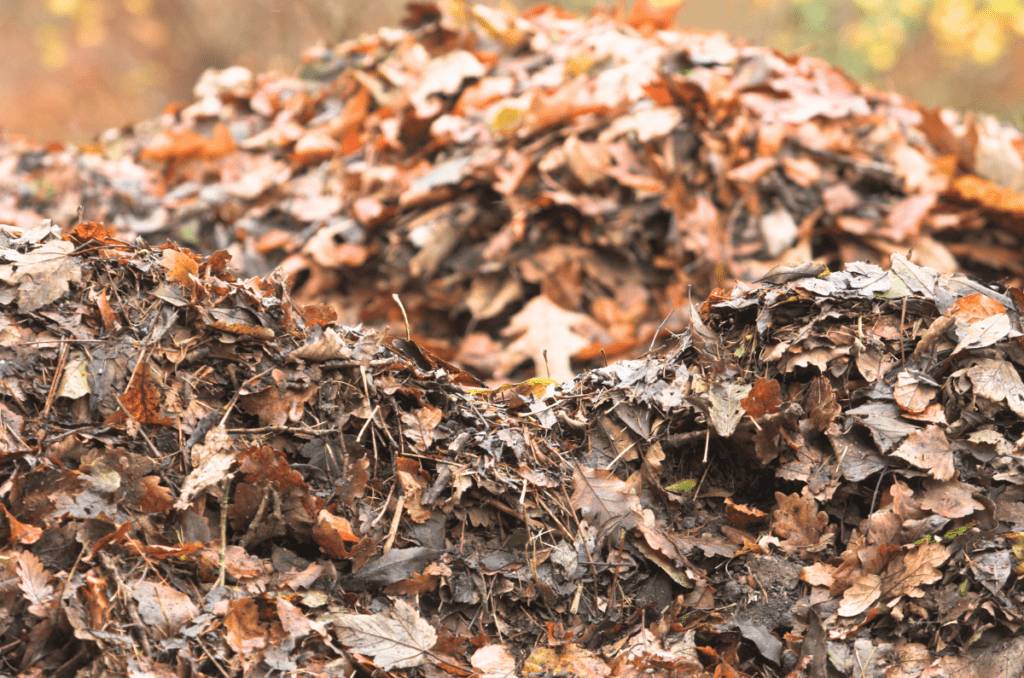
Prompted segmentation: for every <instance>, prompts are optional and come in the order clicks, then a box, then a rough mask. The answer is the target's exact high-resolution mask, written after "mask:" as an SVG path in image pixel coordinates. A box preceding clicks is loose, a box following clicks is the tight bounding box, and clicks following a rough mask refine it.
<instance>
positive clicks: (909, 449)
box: [891, 424, 954, 480]
mask: <svg viewBox="0 0 1024 678" xmlns="http://www.w3.org/2000/svg"><path fill="white" fill-rule="evenodd" d="M891 454H892V455H893V456H894V457H899V458H900V459H903V460H905V461H907V462H909V463H911V464H913V465H914V466H916V467H918V468H920V469H924V470H926V471H929V472H931V474H932V477H933V478H935V479H936V480H950V479H951V478H952V477H953V474H954V469H953V451H952V450H951V449H950V446H949V441H948V440H946V435H945V434H944V433H943V432H942V429H941V428H939V427H938V426H935V425H934V424H933V425H931V426H926V427H925V428H924V429H922V430H920V431H916V432H914V433H911V434H910V435H909V436H907V437H906V438H905V439H904V440H903V442H902V443H900V444H899V446H898V447H897V448H896V449H895V450H893V451H892V452H891Z"/></svg>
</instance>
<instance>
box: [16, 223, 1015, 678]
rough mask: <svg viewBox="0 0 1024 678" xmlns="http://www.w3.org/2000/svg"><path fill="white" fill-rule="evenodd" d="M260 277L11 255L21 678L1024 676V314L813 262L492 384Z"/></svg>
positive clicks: (152, 253) (41, 239)
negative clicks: (653, 348) (588, 360)
mask: <svg viewBox="0 0 1024 678" xmlns="http://www.w3.org/2000/svg"><path fill="white" fill-rule="evenodd" d="M227 259H228V258H227V256H226V255H225V254H224V253H215V254H213V255H212V256H209V257H203V256H198V255H195V254H193V253H191V252H189V251H188V250H186V249H182V248H179V247H178V246H175V245H166V246H162V247H158V248H152V249H148V248H142V247H139V246H137V245H135V244H126V243H124V242H121V241H118V240H116V239H115V238H114V237H113V231H112V230H108V229H106V228H105V227H103V226H101V225H99V224H95V223H87V224H81V225H79V226H77V227H76V228H75V229H74V230H73V231H72V232H70V233H69V234H68V235H64V236H62V235H61V234H60V229H59V228H58V227H56V226H54V225H52V224H50V223H48V222H47V223H43V224H41V225H39V226H37V227H36V228H34V229H31V230H28V231H19V230H16V229H13V228H10V227H4V228H3V229H2V230H0V477H2V478H3V479H4V480H3V482H2V484H0V544H2V547H0V600H2V602H3V605H2V612H0V648H2V650H3V651H2V653H0V672H2V673H5V674H11V675H13V674H21V675H29V676H31V675H47V676H74V675H125V674H130V675H153V676H171V675H174V676H178V677H179V678H180V677H189V676H210V675H220V676H235V675H265V674H268V673H271V672H284V673H302V674H303V675H318V676H321V675H322V676H352V675H366V676H369V675H393V676H398V675H417V676H431V677H439V676H460V677H462V676H469V675H476V676H485V677H497V676H519V675H522V676H527V675H533V676H537V675H549V676H553V675H573V676H640V675H652V676H665V677H666V678H668V677H670V676H671V677H679V676H693V677H698V676H699V677H702V678H703V677H711V676H773V677H774V676H783V675H787V676H793V677H794V678H798V677H800V676H808V677H809V678H825V677H826V676H851V677H853V676H856V677H872V678H874V677H883V676H884V677H885V678H917V677H918V676H960V677H961V678H969V677H974V676H979V677H980V676H984V678H1019V676H1021V675H1022V674H1021V666H1024V636H1021V635H1020V633H1019V629H1020V625H1021V621H1022V614H1024V584H1022V575H1024V473H1022V465H1024V382H1022V378H1021V374H1022V371H1024V341H1022V339H1024V335H1022V331H1021V330H1022V326H1021V313H1022V310H1024V293H1022V292H1021V290H1019V289H1016V288H1005V287H997V286H986V285H984V284H982V283H979V282H977V281H976V280H975V279H973V278H970V277H967V276H965V275H962V274H952V275H951V274H940V273H939V272H937V271H936V270H934V269H930V268H927V267H923V266H918V265H916V264H913V263H911V262H910V261H908V260H907V259H906V258H905V257H903V256H901V255H893V257H892V267H891V268H889V269H888V270H883V269H882V268H880V267H878V266H875V265H872V264H852V265H850V266H849V267H848V268H847V269H846V270H844V271H840V272H829V271H828V270H827V269H824V268H823V267H821V266H820V265H815V264H811V265H804V266H799V267H781V268H779V269H777V270H774V271H772V272H771V273H770V274H769V275H768V276H767V277H766V278H765V279H764V280H762V281H761V282H760V283H758V284H757V285H749V286H748V285H745V284H741V285H739V286H737V287H736V288H735V289H733V290H732V292H731V293H728V294H727V293H724V292H716V293H715V294H713V295H712V296H711V297H710V298H709V299H708V300H707V301H706V302H705V303H704V304H703V305H702V306H700V307H699V308H692V309H691V314H690V315H691V318H692V324H691V325H690V326H689V327H688V328H687V329H686V331H685V332H684V333H682V334H681V335H679V336H677V337H676V338H675V342H674V344H675V345H674V347H673V348H672V350H671V351H670V352H668V353H666V354H664V355H659V356H648V357H646V358H644V359H642V360H633V361H623V362H618V363H614V364H611V365H609V366H607V367H603V368H600V369H595V370H592V371H589V372H586V373H584V374H582V375H580V376H578V377H577V378H575V379H574V380H572V381H568V382H564V383H556V382H553V381H552V380H550V379H532V380H529V381H527V382H524V383H522V384H518V385H509V386H508V387H504V388H501V389H494V390H486V389H479V388H464V387H463V386H461V385H460V384H462V383H469V382H470V379H469V377H468V375H466V374H465V373H462V372H460V371H459V370H457V369H456V368H453V367H451V366H448V365H446V364H445V363H443V362H442V361H440V360H439V359H437V358H435V357H433V356H432V355H431V354H429V352H426V351H423V350H422V349H421V347H420V346H418V344H417V343H416V342H415V341H412V340H409V339H408V338H404V339H403V338H395V337H389V336H385V335H381V334H376V333H372V332H364V331H360V330H356V329H352V328H349V327H346V326H344V325H340V324H338V323H337V322H335V321H334V317H333V312H332V311H331V310H330V308H329V307H326V306H312V305H302V304H300V303H297V302H296V301H295V300H294V299H293V298H292V297H291V296H290V294H289V291H288V288H287V286H286V285H285V284H284V281H283V279H282V276H281V275H280V274H275V275H274V276H270V277H267V278H250V279H246V280H242V279H237V278H235V277H234V276H233V275H232V274H231V273H230V272H229V271H228V269H227V266H226V264H227ZM83 672H84V673H83Z"/></svg>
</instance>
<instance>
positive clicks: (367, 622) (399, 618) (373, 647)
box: [331, 600, 437, 671]
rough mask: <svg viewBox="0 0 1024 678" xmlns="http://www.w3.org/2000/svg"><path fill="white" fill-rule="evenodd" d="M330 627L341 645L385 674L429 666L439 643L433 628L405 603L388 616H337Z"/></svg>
mask: <svg viewBox="0 0 1024 678" xmlns="http://www.w3.org/2000/svg"><path fill="white" fill-rule="evenodd" d="M331 623H332V626H333V627H334V630H335V633H336V634H337V636H338V641H339V642H341V643H342V644H344V645H346V646H348V647H350V648H352V649H353V650H355V651H356V652H359V653H361V654H365V655H367V656H370V657H373V659H374V662H375V663H376V664H377V666H379V667H380V668H381V669H383V670H384V671H390V670H391V669H407V668H412V667H414V666H422V665H423V664H426V663H427V662H428V661H429V660H430V649H431V648H432V647H434V643H436V642H437V632H436V631H435V630H434V627H433V626H431V625H430V624H429V623H428V622H427V621H426V620H425V619H422V618H421V617H420V616H419V614H418V613H417V611H416V609H415V608H414V607H412V606H411V605H409V603H407V602H405V601H404V600H396V601H395V604H394V607H392V608H391V610H389V611H388V612H380V613H377V614H339V615H334V617H333V618H332V619H331Z"/></svg>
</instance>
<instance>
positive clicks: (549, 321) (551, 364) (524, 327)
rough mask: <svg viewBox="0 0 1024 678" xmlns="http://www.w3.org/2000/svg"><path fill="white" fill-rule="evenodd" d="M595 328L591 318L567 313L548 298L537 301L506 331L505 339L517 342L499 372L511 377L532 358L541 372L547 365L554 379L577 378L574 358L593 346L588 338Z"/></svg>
mask: <svg viewBox="0 0 1024 678" xmlns="http://www.w3.org/2000/svg"><path fill="white" fill-rule="evenodd" d="M593 327H594V321H593V320H591V319H590V317H589V316H587V315H584V314H582V313H572V312H570V311H566V310H565V309H564V308H562V307H561V306H558V305H557V304H555V303H554V302H553V301H551V300H550V299H548V298H547V297H546V296H539V297H534V298H533V299H531V300H530V301H529V302H527V304H526V306H524V307H523V310H521V311H520V312H519V313H517V314H515V315H514V316H512V318H511V319H510V320H509V324H508V327H507V328H505V329H504V330H502V334H504V335H505V336H516V337H517V338H516V339H515V340H514V341H513V342H512V343H511V344H509V345H508V347H507V348H506V349H505V353H504V355H503V356H502V360H501V366H500V368H499V371H500V372H501V373H502V374H508V373H509V372H510V371H511V370H512V369H513V368H514V367H515V366H516V365H518V364H519V363H520V362H522V361H523V360H524V359H526V358H532V359H533V363H534V366H535V369H536V370H537V371H538V372H543V371H544V368H545V365H546V366H547V367H548V368H550V375H549V376H550V378H551V379H554V380H555V381H558V382H563V381H568V380H570V379H572V377H573V374H574V373H573V370H572V366H571V364H570V361H571V358H572V355H573V354H574V353H576V352H577V351H580V350H582V349H584V348H586V347H587V346H588V345H590V340H589V339H588V338H587V335H589V334H592V333H593V330H592V329H591V328H593ZM545 351H547V361H546V362H545V360H544V352H545Z"/></svg>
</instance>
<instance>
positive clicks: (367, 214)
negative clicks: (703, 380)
mask: <svg viewBox="0 0 1024 678" xmlns="http://www.w3.org/2000/svg"><path fill="white" fill-rule="evenodd" d="M677 4H678V3H653V2H649V1H644V2H638V3H636V7H635V8H634V11H633V12H632V14H631V15H630V16H628V17H625V21H622V20H615V19H614V18H613V17H610V16H607V15H596V16H593V17H591V18H579V17H575V16H572V15H569V14H567V13H565V12H564V11H563V10H560V9H558V8H555V7H551V6H541V7H538V8H535V9H532V10H529V11H527V12H524V13H522V14H516V13H514V12H513V11H511V10H508V9H496V8H490V7H485V6H475V5H466V4H464V3H461V2H446V3H442V4H441V5H440V6H435V5H432V4H430V3H421V4H417V5H414V6H413V7H412V8H411V11H410V16H409V19H408V21H407V23H406V24H405V25H404V26H403V27H401V28H385V29H381V30H380V31H378V32H377V33H376V34H374V35H368V36H364V37H363V38H360V39H358V40H353V41H348V42H345V43H342V44H339V45H336V46H333V47H322V48H317V49H314V50H311V51H310V52H309V53H308V54H307V55H306V67H305V69H304V70H303V72H302V73H301V74H300V75H298V76H296V77H292V76H285V75H281V74H276V73H268V74H261V75H253V74H252V73H251V72H249V71H247V70H246V69H244V68H240V67H234V68H229V69H226V70H223V71H219V72H214V71H211V72H208V73H206V74H205V75H204V76H203V77H202V79H201V80H200V82H199V83H198V84H197V85H196V88H195V94H196V100H195V101H194V102H193V103H191V104H189V105H182V106H173V107H170V108H169V109H168V110H167V112H166V113H165V115H163V116H162V117H161V118H159V119H157V120H153V121H149V122H146V123H141V124H139V125H136V126H134V127H133V128H131V129H125V130H120V131H118V130H112V131H111V132H109V133H107V134H105V135H103V136H102V137H101V138H100V139H99V141H98V143H97V144H96V145H95V146H94V147H91V148H84V149H76V148H64V147H61V146H59V145H58V146H51V147H39V146H36V145H33V144H30V143H28V142H26V141H23V140H18V139H7V140H6V141H5V143H4V144H3V146H2V148H0V187H2V190H0V195H2V196H3V197H0V222H4V223H12V224H15V225H18V226H20V227H23V228H32V227H34V226H35V224H36V223H38V221H39V220H40V219H41V218H44V217H45V218H53V219H54V220H55V221H56V222H57V223H59V224H61V225H62V226H64V227H65V228H68V227H69V226H70V225H72V224H73V223H74V221H75V218H76V216H75V215H76V213H77V210H78V208H79V206H84V212H85V216H86V217H87V218H88V219H90V220H96V221H103V222H106V223H108V224H112V225H114V226H116V227H117V230H118V232H119V234H120V236H121V238H122V239H125V240H128V241H131V240H133V239H134V236H135V235H136V234H141V235H144V236H145V237H146V238H147V239H148V240H149V241H150V242H163V241H164V239H165V237H170V238H171V239H172V240H173V241H175V242H178V243H181V244H183V245H187V246H190V247H193V248H194V249H196V250H197V251H201V252H204V253H210V252H212V251H214V250H216V249H219V248H225V249H229V250H230V251H231V252H232V254H233V257H234V259H233V260H234V263H235V265H236V266H238V267H239V270H240V271H241V273H242V274H243V275H245V276H251V275H257V274H266V273H268V272H269V271H271V270H272V269H273V268H274V267H275V266H277V265H278V264H280V265H282V267H283V270H284V271H285V272H286V273H287V274H288V275H289V276H291V277H292V279H293V280H294V281H295V284H296V288H295V290H294V293H295V295H296V298H298V299H300V300H301V301H304V302H308V301H313V300H317V301H320V300H326V301H328V302H329V303H331V304H332V305H334V306H335V308H336V309H338V311H339V313H340V314H341V318H342V319H343V321H344V322H345V323H346V324H349V325H356V324H359V323H365V324H367V325H369V326H374V327H378V328H383V327H384V326H387V325H389V326H390V327H392V328H396V327H400V326H401V325H402V323H403V320H402V318H401V315H400V314H399V313H398V311H397V309H396V308H395V307H394V306H393V304H392V303H391V295H392V294H394V293H399V294H400V295H401V297H402V299H403V301H404V303H405V306H406V309H407V310H408V313H409V318H410V322H411V324H412V329H413V334H414V336H416V337H417V338H418V340H419V341H420V342H421V343H423V344H424V345H426V346H429V347H430V348H431V349H432V350H433V351H434V352H435V353H436V354H437V355H439V356H441V357H442V358H444V359H446V360H455V361H457V362H458V363H459V364H460V365H462V366H464V367H469V368H472V369H473V370H474V371H475V372H476V373H478V374H480V375H482V376H486V377H493V378H494V379H496V380H497V381H498V382H499V383H500V381H503V380H508V378H509V375H512V374H517V373H519V372H521V371H522V370H523V368H527V367H528V366H529V364H530V362H531V361H532V363H533V365H534V368H535V369H536V371H537V372H538V373H541V374H544V369H542V367H541V363H542V361H543V356H542V352H543V350H544V349H548V350H549V352H552V354H551V355H549V360H548V368H547V369H549V370H550V374H551V376H552V377H554V378H556V379H558V380H564V379H566V378H568V377H569V376H571V374H572V372H571V364H570V361H571V360H575V361H576V363H577V365H579V364H590V365H593V364H600V362H599V360H600V356H601V354H602V351H603V353H604V355H605V356H607V357H609V358H613V359H614V358H618V357H628V356H634V357H635V356H637V355H639V354H640V353H641V352H642V351H643V350H645V349H646V348H647V347H648V346H649V345H650V342H651V340H652V338H654V336H655V334H656V332H657V329H658V327H659V324H660V323H661V322H662V321H663V320H664V319H665V318H666V316H668V315H669V314H670V313H671V312H672V311H673V310H674V309H679V308H684V309H685V307H686V300H687V298H688V297H687V295H688V294H689V293H691V289H692V294H693V295H695V296H696V298H698V299H700V298H704V297H705V296H706V295H707V294H708V293H710V291H711V289H712V288H715V287H724V286H725V284H726V283H729V284H731V281H732V280H733V279H739V280H745V281H751V280H754V279H757V278H759V277H761V276H762V275H764V273H765V272H766V271H768V270H769V269H771V268H772V267H773V266H775V265H778V264H783V263H787V262H794V261H795V262H802V261H809V260H812V259H814V260H817V261H818V262H819V263H822V264H826V265H829V266H830V267H831V268H833V269H838V268H839V267H840V266H839V265H840V264H841V263H842V262H847V261H874V262H877V263H882V264H885V263H886V261H887V257H888V255H889V253H890V252H891V251H902V252H907V251H909V250H911V249H912V250H913V251H914V253H915V257H916V258H915V261H917V262H918V263H920V264H923V265H927V266H930V267H932V268H936V269H937V270H940V271H942V272H944V273H952V272H955V271H957V270H968V271H971V272H973V273H975V274H977V275H979V276H981V277H983V278H985V279H999V278H1003V279H1007V280H1009V281H1010V282H1013V283H1014V284H1019V282H1020V281H1021V279H1022V278H1024V266H1022V264H1021V260H1020V257H1019V252H1020V250H1021V247H1022V246H1024V242H1022V237H1024V236H1022V234H1024V227H1022V225H1021V224H1022V223H1024V199H1022V197H1021V192H1022V191H1024V160H1022V158H1021V153H1022V150H1024V142H1022V138H1021V135H1020V133H1019V132H1017V131H1015V130H1012V129H1009V128H1004V127H1000V126H999V125H998V124H997V123H996V122H995V121H993V120H989V119H984V120H978V119H975V118H974V117H973V116H970V115H966V116H959V115H957V114H955V113H953V112H950V111H937V110H928V109H925V108H922V107H921V106H919V105H918V104H916V103H915V102H913V101H909V100H906V99H904V98H902V97H900V96H898V95H895V94H890V93H884V92H878V91H875V90H872V89H870V88H865V87H861V86H859V85H858V84H857V83H855V82H852V81H851V80H850V79H849V78H847V77H846V76H845V75H844V74H842V73H841V72H840V71H838V70H837V69H835V68H833V67H831V66H829V65H828V64H826V63H824V62H822V61H820V60H817V59H813V58H807V57H793V56H786V55H781V54H778V53H776V52H773V51H772V50H769V49H765V48H762V47H756V46H746V45H741V44H738V43H736V42H735V41H732V40H730V39H729V38H727V37H726V36H723V35H721V34H713V33H695V32H680V31H676V30H665V29H667V28H668V27H669V26H670V25H671V23H672V8H673V7H674V6H677ZM684 325H685V312H682V313H678V314H676V315H674V316H673V317H671V318H669V319H668V322H667V323H666V325H665V328H667V329H668V330H672V331H679V330H681V329H682V328H683V327H684ZM555 347H558V348H557V350H558V354H557V355H555V354H553V352H554V351H555V350H556V349H555Z"/></svg>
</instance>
